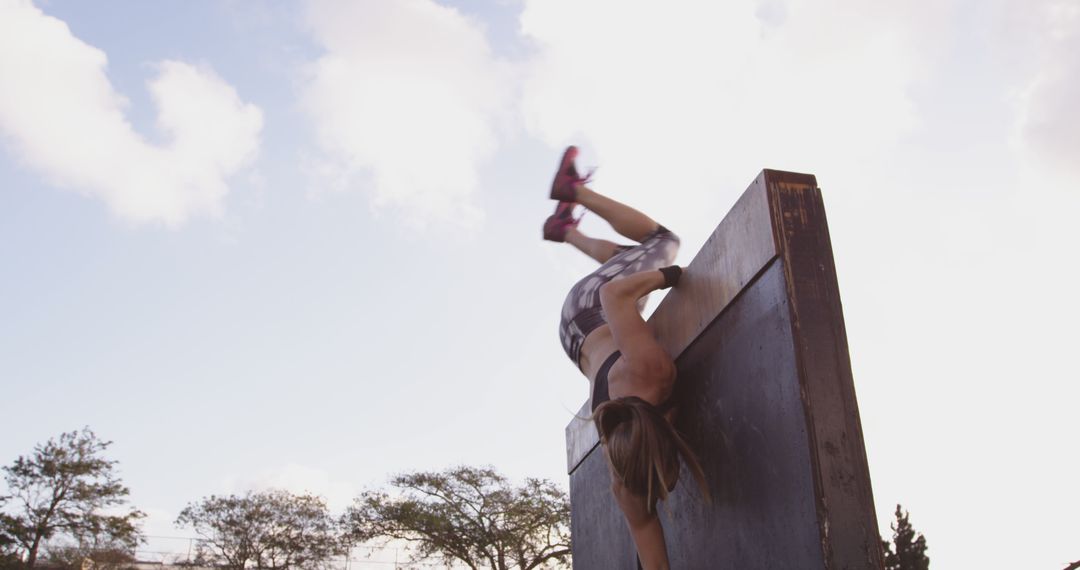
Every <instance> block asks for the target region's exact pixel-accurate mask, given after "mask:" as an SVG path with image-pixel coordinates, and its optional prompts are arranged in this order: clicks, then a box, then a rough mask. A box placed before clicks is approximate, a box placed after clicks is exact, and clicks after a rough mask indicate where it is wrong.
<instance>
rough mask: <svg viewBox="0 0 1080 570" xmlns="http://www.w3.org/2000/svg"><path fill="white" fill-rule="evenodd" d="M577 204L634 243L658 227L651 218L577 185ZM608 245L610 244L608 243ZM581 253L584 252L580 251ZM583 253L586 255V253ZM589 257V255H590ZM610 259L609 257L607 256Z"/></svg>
mask: <svg viewBox="0 0 1080 570" xmlns="http://www.w3.org/2000/svg"><path fill="white" fill-rule="evenodd" d="M575 190H576V198H577V203H578V204H581V205H582V206H585V207H586V208H588V209H590V210H592V211H593V212H596V214H597V215H599V216H600V217H601V218H604V219H605V220H607V223H609V224H611V227H612V228H614V230H615V231H616V232H619V233H620V234H622V235H623V236H625V237H627V238H630V239H632V240H634V241H636V242H641V241H644V240H645V238H646V237H648V236H649V234H651V233H653V232H654V231H656V228H658V227H659V224H657V223H656V222H655V221H654V220H653V219H652V218H650V217H649V216H646V215H645V214H643V213H641V212H639V211H637V210H635V209H633V208H631V207H630V206H627V205H626V204H623V203H622V202H618V201H615V200H612V199H611V198H608V197H607V196H604V195H603V194H600V193H598V192H594V191H593V190H591V189H589V188H588V187H586V186H585V185H584V184H579V185H578V186H577V187H576V188H575ZM609 243H610V242H609ZM575 245H576V244H575ZM579 249H581V248H580V247H579ZM582 251H585V250H584V249H582ZM585 253H588V252H587V251H586V252H585ZM590 255H591V254H590ZM609 257H610V256H609Z"/></svg>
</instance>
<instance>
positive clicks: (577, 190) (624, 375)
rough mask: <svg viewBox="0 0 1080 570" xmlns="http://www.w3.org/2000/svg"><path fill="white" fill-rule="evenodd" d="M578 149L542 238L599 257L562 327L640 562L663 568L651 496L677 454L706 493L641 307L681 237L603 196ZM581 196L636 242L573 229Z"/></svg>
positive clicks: (669, 365) (665, 274)
mask: <svg viewBox="0 0 1080 570" xmlns="http://www.w3.org/2000/svg"><path fill="white" fill-rule="evenodd" d="M577 154H578V149H577V148H576V147H573V146H571V147H569V148H567V149H566V152H564V153H563V156H562V160H561V161H560V163H559V168H558V171H557V172H556V174H555V181H554V182H553V183H552V187H551V198H552V199H553V200H558V201H559V203H558V205H557V206H556V207H555V213H554V214H553V215H552V216H551V217H549V218H548V219H547V221H546V222H545V223H544V239H546V240H550V241H555V242H566V243H569V244H571V245H573V246H574V247H576V248H577V249H579V250H581V251H582V252H583V253H585V254H586V255H588V256H589V257H592V258H593V259H595V260H596V261H598V262H599V263H600V264H601V265H600V268H599V269H597V270H596V271H593V272H592V273H590V274H589V275H586V276H585V278H584V279H582V280H581V281H578V282H577V284H575V285H574V286H573V288H571V289H570V294H569V295H567V297H566V302H565V303H564V304H563V309H562V320H561V322H560V324H559V336H560V338H561V339H562V345H563V349H564V350H566V354H567V355H568V356H569V357H570V360H571V361H573V362H574V364H576V365H577V366H578V368H579V369H580V370H581V372H582V373H583V374H584V375H585V376H586V377H587V378H588V379H589V381H590V383H591V387H592V391H591V392H590V393H591V394H592V410H593V415H592V418H593V422H594V423H595V424H596V428H597V431H598V432H599V434H600V442H601V443H602V444H603V449H604V454H605V456H606V457H607V462H608V467H609V468H610V471H611V481H612V484H611V490H612V493H613V494H614V495H615V499H616V502H617V503H618V505H619V508H620V509H622V512H623V515H624V516H625V517H626V522H627V525H628V526H629V527H630V533H631V535H632V536H633V539H634V544H635V546H636V547H637V551H638V558H639V559H640V562H641V564H642V566H644V568H645V570H663V569H667V568H668V558H667V549H666V547H665V544H664V530H663V528H662V527H661V526H660V519H659V518H658V517H657V512H656V502H657V501H658V500H662V499H666V498H667V496H668V493H669V492H670V491H671V490H672V489H673V488H674V487H675V483H676V481H677V480H678V477H679V458H680V457H681V458H682V460H683V462H685V463H686V465H687V467H688V468H689V470H690V471H691V473H692V474H693V475H694V477H695V479H697V481H698V484H699V485H700V486H701V489H702V491H703V492H704V493H707V492H708V491H707V489H706V485H705V479H704V476H703V474H702V471H701V467H700V466H699V465H698V462H697V460H696V459H695V457H694V455H693V453H692V452H691V451H690V449H689V447H688V446H687V445H686V443H685V442H684V441H683V440H682V438H681V437H679V434H678V433H677V432H676V431H675V428H674V427H673V426H672V423H671V422H672V420H673V417H674V416H673V414H674V410H673V401H672V400H671V395H672V389H673V388H674V386H675V363H674V361H672V359H671V356H670V355H669V354H668V353H667V351H666V350H664V348H663V347H662V346H660V344H659V343H658V342H657V341H656V338H655V337H654V336H653V333H652V331H651V330H650V329H649V327H648V326H647V325H646V324H645V320H644V319H643V318H642V316H641V311H642V309H643V308H644V305H645V299H646V297H647V296H648V295H649V293H651V292H652V291H656V290H658V289H666V288H668V287H672V286H674V285H676V284H677V283H678V281H679V277H680V276H681V275H682V269H681V268H679V267H678V266H674V265H671V263H672V262H673V261H674V259H675V254H676V253H677V252H678V249H679V238H678V237H677V236H676V235H675V234H673V233H671V231H669V230H668V229H667V228H665V227H664V226H661V225H660V224H658V223H656V222H655V221H653V220H652V218H650V217H648V216H646V215H645V214H643V213H641V212H639V211H637V210H635V209H633V208H631V207H630V206H627V205H625V204H622V203H620V202H617V201H615V200H612V199H611V198H608V197H606V196H603V195H601V194H599V193H597V192H595V191H593V190H592V189H590V188H589V187H588V186H586V183H587V182H588V177H581V176H579V175H578V171H577V168H576V166H575V164H574V161H575V159H576V158H577ZM577 204H581V205H582V206H584V207H585V208H587V209H589V210H592V211H593V212H595V213H596V214H597V215H599V216H600V217H602V218H604V220H606V221H607V222H608V223H609V224H611V227H612V228H614V230H615V231H616V232H618V233H619V234H621V235H622V236H624V237H626V238H628V239H631V240H633V241H636V242H638V245H634V246H628V245H617V244H615V243H612V242H610V241H607V240H602V239H596V238H591V237H588V236H586V235H585V234H583V233H582V232H581V231H580V230H578V229H577V224H578V221H579V220H580V218H575V217H574V208H575V206H576V205H577Z"/></svg>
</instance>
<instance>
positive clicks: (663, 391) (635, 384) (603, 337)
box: [578, 325, 672, 404]
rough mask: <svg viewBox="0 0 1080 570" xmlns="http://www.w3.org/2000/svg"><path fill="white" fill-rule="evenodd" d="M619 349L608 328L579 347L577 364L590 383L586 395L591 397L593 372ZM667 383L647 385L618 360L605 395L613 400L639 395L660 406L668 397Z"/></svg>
mask: <svg viewBox="0 0 1080 570" xmlns="http://www.w3.org/2000/svg"><path fill="white" fill-rule="evenodd" d="M616 350H619V347H618V345H616V344H615V336H614V335H613V334H612V333H611V325H602V326H600V327H598V328H597V329H596V330H594V331H592V332H591V333H589V336H587V337H585V341H584V342H582V344H581V359H580V360H579V361H578V365H579V368H580V369H581V372H582V373H583V374H585V377H586V378H587V379H588V380H589V393H590V394H592V387H593V383H594V382H596V373H597V372H599V371H600V367H601V366H603V365H604V361H605V360H607V358H608V357H609V356H611V354H612V353H614V352H615V351H616ZM671 388H672V386H671V385H670V384H667V385H665V384H660V383H655V382H650V381H649V380H648V379H647V378H642V377H640V375H633V374H629V375H628V374H627V371H626V359H625V358H620V359H619V360H617V361H616V362H615V364H614V365H612V367H611V369H610V370H609V371H608V393H609V394H610V396H611V397H612V398H618V397H620V396H638V397H640V398H642V399H643V400H645V401H646V402H651V403H653V404H659V403H661V402H664V401H666V400H667V399H668V397H669V396H670V395H671Z"/></svg>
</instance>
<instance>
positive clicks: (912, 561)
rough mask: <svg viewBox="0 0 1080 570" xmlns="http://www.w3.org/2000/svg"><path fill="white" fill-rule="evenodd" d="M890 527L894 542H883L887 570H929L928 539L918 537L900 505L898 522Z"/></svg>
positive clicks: (898, 507) (897, 506)
mask: <svg viewBox="0 0 1080 570" xmlns="http://www.w3.org/2000/svg"><path fill="white" fill-rule="evenodd" d="M889 526H890V527H891V528H892V529H893V541H892V542H891V543H890V542H889V541H887V540H882V541H881V547H882V549H883V550H884V551H885V570H929V568H930V559H929V558H927V557H926V537H924V536H923V535H922V534H921V533H920V534H919V535H918V536H917V537H916V535H915V529H914V528H912V526H911V523H910V522H909V521H908V513H907V512H905V511H903V510H902V509H901V508H900V505H899V504H898V505H896V522H895V523H893V524H891V525H889ZM894 545H895V547H896V549H895V550H893V546H894Z"/></svg>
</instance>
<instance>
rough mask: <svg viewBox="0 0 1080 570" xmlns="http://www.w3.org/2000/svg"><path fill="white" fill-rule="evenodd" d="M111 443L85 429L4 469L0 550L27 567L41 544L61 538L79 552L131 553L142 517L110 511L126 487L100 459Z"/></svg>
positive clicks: (124, 496) (106, 461) (121, 501)
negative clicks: (4, 493) (4, 491)
mask: <svg viewBox="0 0 1080 570" xmlns="http://www.w3.org/2000/svg"><path fill="white" fill-rule="evenodd" d="M109 445H111V442H108V441H103V440H101V439H99V438H98V437H97V436H96V435H95V434H94V432H92V431H90V429H89V428H84V429H83V430H82V431H73V432H68V433H64V434H61V435H60V437H59V438H56V439H50V440H49V441H48V442H46V443H45V444H44V445H38V446H36V447H35V448H34V452H33V453H32V454H30V455H29V456H26V457H22V456H20V457H19V458H18V459H16V460H15V462H14V463H12V464H11V465H9V466H7V467H4V468H3V471H4V480H5V482H6V483H7V488H8V492H9V493H10V495H9V496H7V497H5V499H6V500H5V501H4V503H3V505H0V509H2V511H0V548H2V549H3V550H2V551H0V552H2V553H3V554H7V555H12V554H13V555H14V556H16V557H17V558H18V559H19V560H24V564H25V567H26V568H27V569H31V568H33V567H34V566H35V564H36V563H37V559H38V556H39V553H40V552H41V550H42V547H43V546H44V545H45V543H46V541H49V540H55V539H63V540H66V541H68V542H70V543H73V544H75V545H76V547H77V548H79V549H81V550H82V551H84V552H90V551H94V550H126V551H131V550H133V549H134V548H135V546H136V545H137V544H138V542H139V530H138V528H137V526H136V525H137V523H138V521H139V519H141V518H142V517H143V516H145V515H143V513H141V512H139V511H137V510H135V509H131V510H129V511H128V512H127V513H126V514H122V515H116V514H110V515H107V514H103V513H105V512H106V511H111V512H115V511H116V510H117V507H120V506H122V505H123V504H124V503H125V502H126V501H127V495H128V489H127V487H125V486H124V485H123V484H122V483H121V482H120V479H119V478H118V477H117V475H116V472H115V467H116V463H117V462H116V461H112V460H109V459H106V458H105V457H104V455H103V454H104V452H105V450H106V449H107V448H108V447H109Z"/></svg>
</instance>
